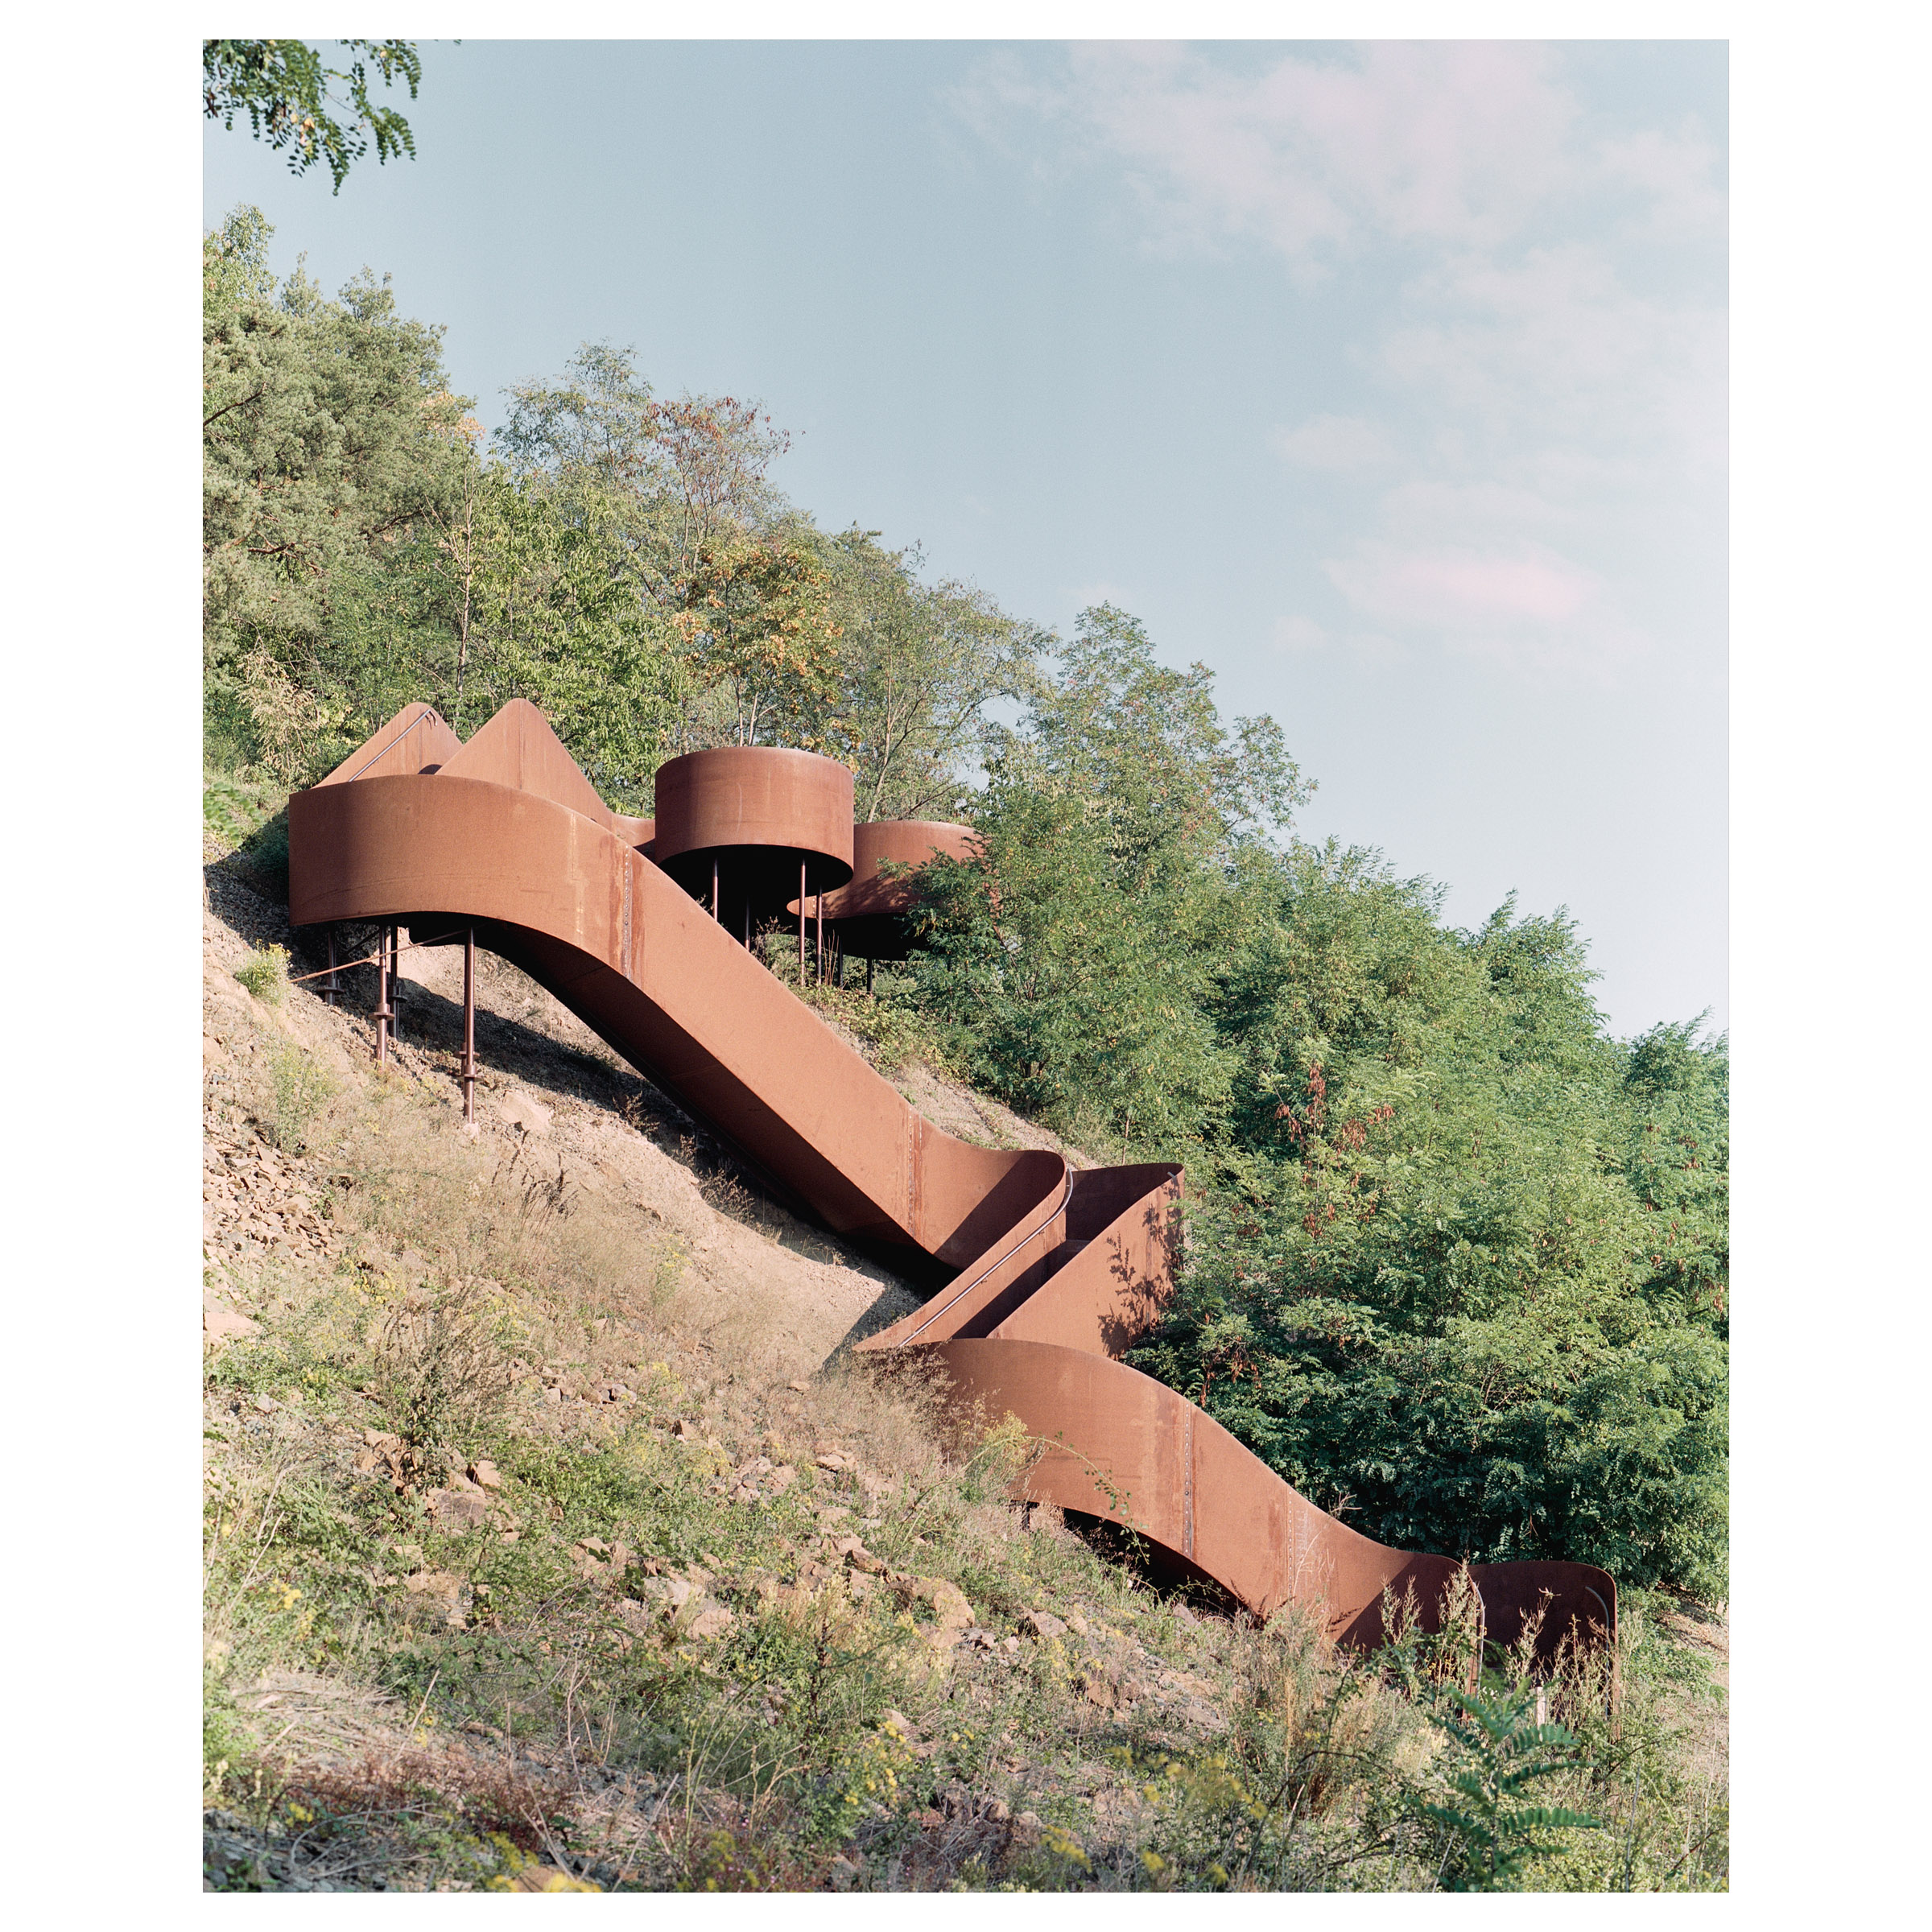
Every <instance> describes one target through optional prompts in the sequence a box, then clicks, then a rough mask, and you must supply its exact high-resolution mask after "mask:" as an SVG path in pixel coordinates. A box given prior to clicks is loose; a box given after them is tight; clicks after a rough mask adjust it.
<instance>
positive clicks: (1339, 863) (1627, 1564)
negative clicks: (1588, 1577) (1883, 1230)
mask: <svg viewBox="0 0 1932 1932" xmlns="http://www.w3.org/2000/svg"><path fill="white" fill-rule="evenodd" d="M1103 616H1104V621H1105V622H1106V624H1107V625H1108V627H1109V628H1112V627H1113V626H1115V625H1117V623H1118V618H1117V613H1090V621H1096V620H1098V619H1100V617H1103ZM1097 629H1098V623H1097V621H1096V630H1097ZM1116 661H1117V662H1119V663H1125V664H1131V663H1132V661H1133V660H1132V658H1131V656H1130V655H1129V654H1120V655H1119V656H1118V657H1117V659H1116ZM1162 675H1166V676H1167V677H1170V678H1171V677H1173V676H1174V675H1175V674H1173V673H1166V674H1162ZM1091 676H1092V667H1091V666H1090V665H1089V664H1088V663H1085V662H1084V661H1082V660H1081V658H1080V657H1079V656H1078V654H1075V657H1074V658H1071V660H1070V661H1069V663H1068V666H1067V673H1066V677H1065V679H1064V682H1063V685H1062V687H1061V688H1060V691H1059V694H1058V695H1057V696H1056V697H1055V699H1054V700H1052V701H1051V702H1050V703H1049V704H1047V705H1046V706H1043V707H1042V710H1041V712H1040V714H1039V716H1038V720H1037V721H1036V724H1035V727H1034V732H1033V733H1030V734H1029V735H1028V737H1027V740H1026V743H1025V744H1024V745H1023V746H1022V747H1020V748H1018V749H1017V750H1016V752H1015V753H1014V754H1013V755H1012V757H1011V759H1010V762H1009V764H1007V765H999V766H996V768H995V771H994V776H993V784H992V785H991V786H990V787H989V791H988V795H987V797H986V799H985V805H984V807H983V808H982V810H981V812H980V817H979V821H978V822H979V824H980V828H981V830H982V833H983V836H984V840H985V859H984V861H981V862H980V863H979V864H976V865H947V866H944V867H942V868H938V869H936V873H937V876H936V877H935V878H934V879H933V881H932V882H931V885H930V886H928V888H927V892H926V894H925V899H926V910H925V914H924V917H925V919H926V920H927V922H928V924H929V927H930V929H931V940H932V951H931V953H930V954H929V955H928V956H927V957H926V958H924V959H923V960H914V962H913V963H912V964H911V965H910V968H909V969H908V975H907V977H906V980H905V981H903V982H902V984H901V985H899V986H898V988H897V989H895V995H896V997H900V998H902V999H905V1000H906V1001H909V1002H910V1003H912V1004H914V1005H919V1006H921V1007H923V1009H925V1010H926V1011H927V1013H928V1014H929V1015H930V1016H931V1018H932V1019H933V1021H934V1022H935V1023H936V1024H939V1025H941V1026H944V1027H945V1028H947V1030H949V1031H950V1034H951V1038H952V1045H953V1048H954V1051H955V1052H956V1055H958V1056H959V1057H960V1059H962V1060H963V1061H964V1063H965V1064H967V1065H968V1067H969V1068H970V1069H971V1071H972V1074H973V1075H974V1077H975V1078H976V1080H980V1082H982V1083H984V1084H986V1085H987V1086H989V1087H990V1088H993V1090H994V1091H996V1092H1001V1093H1002V1094H1004V1095H1005V1096H1007V1097H1008V1098H1009V1099H1010V1100H1013V1102H1014V1103H1015V1104H1018V1105H1020V1106H1022V1107H1024V1108H1030V1109H1033V1110H1034V1111H1038V1112H1041V1113H1045V1114H1046V1115H1047V1117H1049V1118H1051V1119H1054V1120H1055V1121H1057V1122H1058V1123H1059V1125H1062V1126H1063V1127H1064V1128H1065V1129H1067V1130H1068V1131H1069V1132H1071V1133H1074V1134H1075V1135H1076V1136H1084V1137H1087V1138H1088V1140H1089V1141H1090V1142H1092V1143H1094V1144H1097V1145H1101V1146H1105V1145H1108V1144H1109V1143H1110V1142H1111V1143H1112V1144H1113V1145H1114V1146H1117V1147H1119V1148H1121V1149H1122V1150H1130V1151H1131V1152H1133V1154H1136V1155H1138V1156H1141V1158H1149V1157H1151V1156H1153V1155H1155V1154H1166V1155H1169V1156H1171V1157H1174V1158H1185V1159H1186V1160H1187V1162H1188V1163H1189V1166H1190V1173H1191V1185H1192V1187H1194V1189H1195V1196H1196V1198H1195V1203H1194V1206H1193V1209H1192V1212H1191V1224H1190V1236H1191V1238H1190V1243H1189V1253H1188V1259H1187V1266H1186V1268H1185V1269H1184V1271H1183V1279H1182V1285H1181V1288H1180V1291H1179V1294H1178V1295H1177V1297H1176V1298H1175V1300H1174V1304H1173V1306H1172V1307H1171V1309H1170V1315H1169V1317H1168V1319H1167V1320H1166V1323H1164V1324H1163V1325H1162V1328H1161V1329H1160V1330H1159V1331H1158V1332H1157V1333H1156V1334H1155V1335H1153V1336H1152V1337H1150V1339H1149V1340H1148V1341H1147V1343H1146V1345H1145V1346H1144V1347H1143V1348H1141V1350H1140V1351H1139V1352H1137V1354H1136V1355H1135V1356H1133V1357H1132V1358H1131V1359H1133V1360H1134V1361H1135V1362H1136V1364H1137V1365H1138V1366H1140V1367H1141V1368H1143V1369H1146V1370H1147V1371H1148V1372H1149V1373H1151V1374H1154V1375H1156V1376H1158V1377H1160V1378H1161V1379H1162V1381H1166V1382H1168V1383H1170V1384H1171V1385H1173V1386H1174V1387H1176V1388H1179V1389H1184V1390H1186V1391H1187V1393H1190V1394H1191V1395H1194V1396H1195V1397H1198V1398H1199V1400H1200V1401H1201V1402H1203V1405H1204V1406H1206V1407H1207V1409H1208V1411H1209V1412H1210V1413H1211V1414H1213V1415H1214V1416H1215V1417H1216V1419H1217V1420H1219V1421H1220V1422H1222V1423H1223V1424H1224V1425H1225V1426H1227V1427H1228V1428H1229V1429H1231V1430H1233V1432H1234V1433H1235V1434H1236V1435H1237V1436H1239V1437H1240V1438H1241V1439H1242V1440H1243V1441H1244V1442H1245V1443H1247V1444H1248V1445H1249V1447H1251V1448H1253V1450H1254V1451H1256V1453H1257V1455H1261V1457H1263V1459H1265V1460H1266V1461H1267V1462H1269V1463H1270V1464H1272V1465H1273V1466H1274V1468H1277V1469H1278V1470H1280V1471H1281V1472H1282V1474H1283V1475H1284V1476H1286V1477H1287V1478H1288V1479H1289V1480H1290V1481H1291V1482H1293V1483H1294V1484H1296V1485H1297V1486H1298V1488H1301V1489H1302V1490H1303V1492H1305V1493H1307V1494H1308V1495H1310V1496H1312V1497H1314V1498H1315V1500H1317V1501H1320V1502H1321V1503H1323V1505H1324V1506H1326V1507H1327V1508H1329V1509H1334V1510H1336V1511H1339V1512H1340V1513H1343V1514H1344V1516H1345V1517H1347V1518H1348V1520H1350V1521H1353V1522H1355V1523H1356V1525H1358V1526H1359V1527H1360V1528H1362V1529H1363V1530H1364V1531H1365V1532H1366V1533H1367V1534H1370V1535H1373V1536H1374V1537H1376V1538H1378V1539H1379V1540H1383V1541H1386V1542H1392V1543H1395V1544H1398V1545H1402V1546H1407V1547H1410V1548H1417V1549H1425V1550H1439V1551H1443V1552H1445V1553H1447V1554H1455V1555H1464V1554H1466V1555H1468V1556H1470V1557H1472V1558H1484V1559H1491V1560H1499V1559H1501V1558H1506V1557H1511V1556H1558V1555H1562V1556H1568V1557H1572V1558H1583V1559H1587V1560H1590V1561H1594V1562H1597V1563H1602V1564H1603V1565H1604V1567H1606V1568H1608V1569H1609V1570H1611V1571H1612V1572H1613V1573H1615V1574H1616V1575H1619V1576H1621V1577H1623V1578H1624V1579H1628V1580H1630V1581H1633V1582H1639V1583H1653V1582H1657V1581H1663V1582H1668V1583H1677V1584H1681V1585H1683V1586H1686V1587H1691V1588H1695V1589H1697V1590H1699V1591H1706V1592H1720V1593H1721V1591H1722V1589H1723V1587H1724V1562H1725V1557H1724V1550H1725V1534H1726V1520H1727V1503H1726V1496H1727V1491H1726V1483H1727V1442H1726V1406H1725V1404H1726V1394H1725V1389H1726V1342H1727V1336H1728V1314H1727V1308H1726V1292H1727V1279H1728V1233H1727V1225H1726V1190H1727V1182H1728V1128H1727V1125H1726V1120H1727V1092H1726V1057H1725V1050H1724V1043H1723V1042H1721V1041H1718V1042H1699V1038H1698V1037H1697V1029H1696V1027H1695V1025H1692V1026H1676V1027H1670V1026H1666V1027H1661V1028H1658V1029H1657V1030H1654V1031H1653V1032H1652V1033H1650V1034H1647V1035H1645V1037H1644V1038H1641V1039H1640V1040H1638V1041H1637V1042H1634V1043H1633V1044H1629V1045H1624V1044H1620V1043H1618V1042H1615V1041H1613V1040H1612V1039H1610V1038H1608V1037H1607V1035H1606V1034H1605V1032H1604V1027H1603V1025H1602V1022H1601V1018H1600V1015H1599V1014H1598V1013H1597V1010H1596V1007H1595V1005H1593V1003H1592V1002H1591V999H1590V997H1589V983H1590V980H1591V973H1590V972H1589V971H1588V969H1587V966H1586V964H1585V961H1584V958H1583V949H1582V947H1581V945H1580V944H1579V941H1578V939H1577V938H1576V935H1575V931H1574V930H1573V929H1572V928H1571V926H1570V925H1569V923H1567V920H1566V919H1564V918H1563V917H1562V916H1561V915H1560V914H1559V915H1558V916H1557V917H1556V918H1554V919H1516V918H1514V917H1513V906H1511V905H1505V906H1503V907H1502V908H1501V909H1500V910H1498V911H1497V913H1496V914H1495V915H1494V916H1493V917H1492V919H1490V921H1489V922H1488V924H1487V925H1486V926H1485V927H1484V928H1483V929H1482V930H1481V931H1477V932H1474V933H1468V932H1457V931H1451V930H1449V929H1447V927H1445V926H1444V925H1443V922H1442V920H1441V919H1440V916H1439V894H1437V893H1436V892H1435V891H1434V890H1431V889H1430V888H1429V887H1428V886H1426V883H1425V882H1423V881H1417V880H1409V881H1403V880H1399V879H1397V878H1395V877H1392V876H1391V875H1390V873H1389V871H1388V870H1387V869H1386V868H1385V866H1384V865H1381V863H1380V861H1378V859H1377V856H1376V855H1375V854H1373V853H1371V852H1361V851H1344V850H1342V849H1340V848H1337V847H1336V846H1335V845H1333V844H1330V845H1328V846H1327V847H1325V848H1315V847H1311V846H1309V845H1307V844H1303V843H1300V842H1298V841H1294V840H1288V841H1287V842H1286V843H1278V842H1276V841H1273V840H1266V839H1263V838H1260V837H1257V836H1245V835H1244V834H1243V832H1241V815H1242V814H1243V813H1244V811H1246V810H1251V809H1252V805H1251V803H1250V801H1251V800H1252V799H1253V781H1251V780H1246V779H1241V778H1237V779H1236V782H1235V784H1234V785H1233V786H1232V787H1231V788H1229V789H1226V790H1224V791H1222V792H1221V796H1220V802H1219V803H1216V804H1210V803H1208V800H1210V799H1212V798H1213V797H1214V795H1215V792H1216V788H1217V784H1218V785H1220V786H1227V783H1228V781H1227V778H1225V776H1219V777H1218V778H1217V774H1226V773H1227V772H1228V769H1229V763H1230V761H1229V760H1228V741H1227V740H1225V739H1221V740H1219V741H1217V739H1216V737H1215V734H1214V732H1213V730H1212V729H1203V730H1197V731H1196V732H1195V733H1193V734H1192V741H1191V745H1190V746H1189V747H1188V749H1187V752H1186V753H1183V754H1181V758H1180V762H1181V764H1182V766H1183V768H1191V770H1192V772H1193V773H1194V774H1195V783H1196V784H1197V786H1199V790H1198V791H1196V792H1195V794H1194V797H1195V799H1197V800H1199V802H1200V808H1199V813H1198V815H1195V816H1193V817H1190V815H1189V814H1188V813H1187V811H1185V810H1184V809H1177V806H1178V805H1179V799H1180V798H1182V797H1185V796H1186V793H1185V791H1184V790H1179V789H1178V788H1177V787H1175V786H1174V785H1173V784H1172V783H1171V782H1170V781H1169V780H1168V779H1167V778H1166V777H1165V776H1164V775H1163V773H1162V767H1163V765H1164V764H1165V762H1166V758H1167V757H1168V756H1170V755H1173V754H1174V751H1175V742H1174V741H1175V737H1176V736H1177V735H1179V734H1177V733H1175V732H1174V730H1173V729H1168V730H1167V731H1166V732H1165V733H1163V732H1162V730H1160V729H1156V728H1154V726H1153V725H1151V724H1149V725H1144V726H1143V729H1142V731H1141V738H1140V741H1141V743H1142V744H1143V745H1145V746H1146V749H1147V753H1148V757H1147V761H1146V770H1145V772H1144V773H1141V774H1129V777H1128V778H1127V779H1126V781H1125V782H1127V783H1128V784H1129V785H1132V786H1135V787H1137V788H1140V789H1141V790H1142V795H1143V796H1144V797H1145V798H1146V800H1147V801H1148V802H1149V804H1150V807H1151V806H1153V805H1154V804H1155V803H1156V802H1158V804H1159V806H1160V807H1162V808H1164V812H1165V815H1167V817H1168V824H1169V826H1170V829H1169V831H1168V832H1167V835H1166V837H1165V838H1164V839H1163V837H1162V834H1161V832H1160V831H1159V830H1158V823H1159V816H1160V815H1159V814H1157V813H1156V812H1155V811H1151V810H1150V811H1149V814H1148V815H1147V816H1146V817H1145V818H1142V817H1141V816H1140V815H1139V814H1138V813H1137V812H1136V811H1134V810H1133V808H1132V807H1131V806H1130V805H1126V804H1124V803H1122V801H1121V795H1120V787H1119V786H1117V785H1111V784H1110V782H1109V781H1108V778H1107V776H1106V775H1105V772H1104V766H1105V764H1106V762H1107V758H1108V750H1107V749H1106V748H1107V746H1108V739H1109V736H1110V733H1109V732H1108V729H1106V728H1105V725H1104V721H1103V723H1102V725H1101V727H1100V729H1097V730H1094V729H1092V727H1091V726H1089V727H1088V730H1089V731H1090V732H1091V733H1092V735H1091V736H1090V737H1083V740H1082V741H1083V742H1084V743H1091V744H1093V745H1096V746H1098V747H1099V748H1100V749H1099V751H1098V753H1097V757H1096V761H1095V764H1094V766H1093V767H1091V768H1090V770H1089V774H1088V778H1087V780H1086V782H1084V783H1083V784H1081V785H1079V786H1071V787H1067V788H1062V787H1060V786H1056V785H1055V784H1054V783H1053V782H1051V780H1050V782H1047V783H1045V784H1040V783H1037V782H1013V781H1012V778H1010V776H1009V772H1010V770H1011V769H1013V767H1017V768H1018V769H1022V770H1025V769H1028V768H1029V767H1031V769H1032V770H1034V771H1035V772H1039V771H1042V770H1044V771H1046V772H1047V773H1048V774H1051V765H1052V748H1053V747H1054V745H1055V744H1056V742H1058V741H1059V738H1058V732H1057V725H1056V720H1057V719H1058V717H1059V716H1060V715H1062V708H1063V706H1065V705H1067V704H1070V703H1072V702H1075V701H1077V694H1079V693H1080V691H1082V689H1083V687H1084V686H1085V684H1086V683H1087V680H1088V679H1090V678H1091ZM1135 682H1137V679H1135V677H1134V676H1133V674H1132V672H1131V671H1129V672H1126V673H1125V674H1124V675H1122V677H1121V683H1122V684H1123V685H1125V686H1127V687H1132V685H1133V683H1135ZM1068 687H1071V690H1070V689H1069V688H1068ZM1203 695H1204V694H1203ZM1117 715H1120V708H1117V707H1113V706H1106V705H1104V706H1102V707H1101V709H1100V717H1101V719H1102V720H1105V719H1106V718H1108V717H1109V716H1117ZM1126 715H1129V716H1131V715H1133V712H1132V709H1131V708H1126ZM1152 715H1153V716H1154V717H1158V718H1161V719H1163V720H1171V719H1172V718H1173V716H1174V712H1173V711H1172V710H1171V708H1162V707H1156V708H1154V712H1153V714H1152ZM1236 742H1237V743H1238V742H1239V740H1238V739H1237V740H1236ZM1022 753H1023V754H1024V755H1022ZM1232 766H1233V769H1234V770H1235V771H1236V772H1237V773H1238V772H1239V771H1240V770H1241V761H1240V760H1239V759H1236V760H1233V761H1232ZM1264 769H1269V766H1267V765H1264ZM1275 774H1278V782H1276V784H1275V786H1274V797H1275V798H1276V799H1285V798H1286V797H1288V796H1290V795H1291V792H1290V787H1291V786H1292V783H1293V781H1292V778H1291V776H1290V775H1289V774H1288V773H1287V772H1286V771H1285V770H1282V767H1280V766H1274V767H1273V768H1272V772H1271V775H1275Z"/></svg>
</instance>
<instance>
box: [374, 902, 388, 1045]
mask: <svg viewBox="0 0 1932 1932" xmlns="http://www.w3.org/2000/svg"><path fill="white" fill-rule="evenodd" d="M389 964H390V929H389V928H388V927H383V928H382V937H381V939H379V940H378V942H377V944H376V1010H375V1013H374V1020H375V1022H376V1064H377V1065H378V1067H386V1066H387V1065H388V1064H389V1022H390V1005H389Z"/></svg>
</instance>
